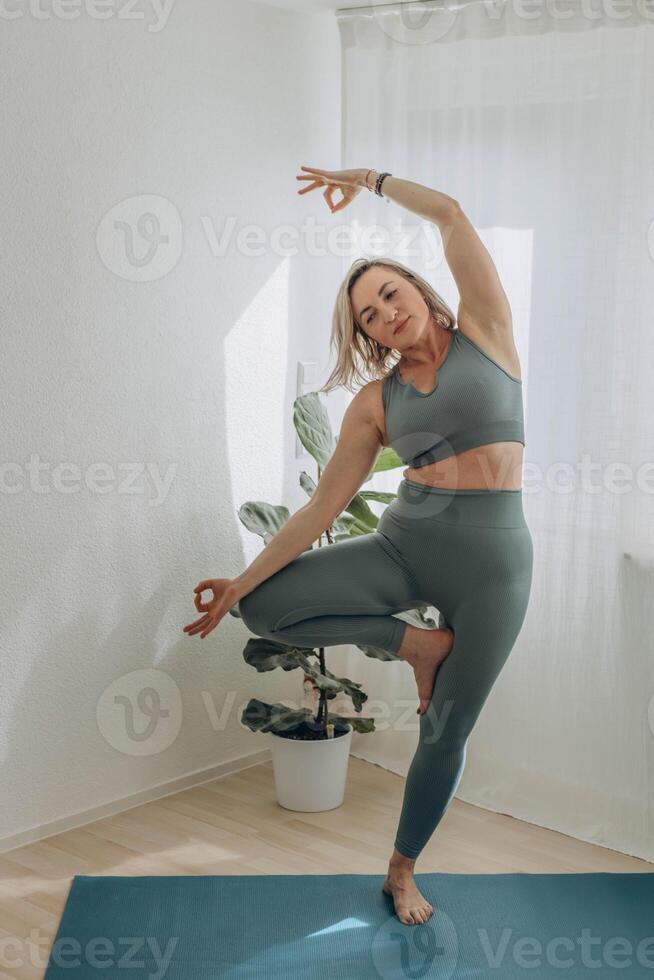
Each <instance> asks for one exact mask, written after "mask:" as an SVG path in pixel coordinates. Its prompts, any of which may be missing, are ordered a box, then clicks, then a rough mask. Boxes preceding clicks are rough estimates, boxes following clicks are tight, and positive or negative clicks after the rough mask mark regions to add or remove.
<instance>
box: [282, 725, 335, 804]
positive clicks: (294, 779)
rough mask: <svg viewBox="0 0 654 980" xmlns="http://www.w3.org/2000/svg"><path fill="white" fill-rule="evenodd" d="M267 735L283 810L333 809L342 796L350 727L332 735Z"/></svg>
mask: <svg viewBox="0 0 654 980" xmlns="http://www.w3.org/2000/svg"><path fill="white" fill-rule="evenodd" d="M269 734H270V735H271V738H272V741H271V748H272V761H273V773H274V776H275V792H276V794H277V802H278V803H279V805H280V806H283V807H285V808H286V809H287V810H301V811H303V812H309V811H311V812H314V813H315V812H317V811H318V810H334V809H335V808H336V807H337V806H340V805H341V804H342V802H343V797H344V796H345V782H346V780H347V767H348V762H349V760H350V743H351V742H352V728H351V727H349V728H348V730H347V732H346V733H345V734H344V735H338V736H336V737H335V738H323V739H316V740H313V741H311V740H308V739H307V740H303V739H292V738H283V737H282V736H281V735H276V734H275V733H274V732H270V733H269Z"/></svg>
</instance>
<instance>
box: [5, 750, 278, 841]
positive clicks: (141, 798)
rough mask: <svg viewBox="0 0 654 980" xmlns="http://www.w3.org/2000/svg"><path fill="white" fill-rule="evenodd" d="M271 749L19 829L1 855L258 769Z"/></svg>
mask: <svg viewBox="0 0 654 980" xmlns="http://www.w3.org/2000/svg"><path fill="white" fill-rule="evenodd" d="M270 759H271V752H270V749H269V748H268V749H261V750H260V751H258V752H250V753H249V754H248V755H242V756H239V757H238V758H236V759H229V760H228V761H227V762H220V763H219V764H218V765H216V766H210V767H209V768H208V769H201V770H198V771H197V772H191V773H187V774H186V775H185V776H179V777H177V779H171V780H170V781H169V782H167V783H160V784H159V785H158V786H151V787H149V788H148V789H144V790H141V791H140V792H139V793H132V794H131V795H130V796H123V797H122V798H121V799H119V800H112V801H111V802H110V803H102V804H101V805H100V806H94V807H91V808H90V809H89V810H82V811H81V813H73V814H71V815H70V816H67V817H60V818H59V819H58V820H51V821H50V822H49V823H43V824H39V825H38V826H36V827H30V828H29V830H22V831H21V832H20V833H18V834H12V835H11V836H10V837H3V838H1V839H0V854H6V853H7V852H8V851H14V850H15V849H16V848H17V847H24V846H25V845H26V844H34V843H35V842H36V841H40V840H44V839H45V838H46V837H52V836H53V835H54V834H61V833H63V832H64V831H66V830H73V829H74V828H75V827H84V826H85V825H86V824H88V823H92V822H93V821H94V820H102V818H103V817H111V816H113V815H114V814H116V813H123V812H124V811H125V810H131V809H133V808H134V807H135V806H141V805H142V804H143V803H150V802H151V801H152V800H160V799H162V798H163V797H164V796H171V795H172V794H173V793H179V792H180V790H183V789H190V788H191V787H192V786H201V785H202V783H209V782H211V781H212V780H214V779H220V778H221V777H222V776H228V775H229V774H230V773H232V772H240V771H241V770H242V769H249V768H250V767H251V766H258V765H260V764H261V763H262V762H270Z"/></svg>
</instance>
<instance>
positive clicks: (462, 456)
mask: <svg viewBox="0 0 654 980" xmlns="http://www.w3.org/2000/svg"><path fill="white" fill-rule="evenodd" d="M523 456H524V446H523V445H522V443H520V442H493V443H489V444H488V445H486V446H475V447H474V448H473V449H467V450H466V451H465V452H463V453H457V454H456V455H455V456H448V458H447V459H441V460H439V461H438V462H436V463H430V464H429V465H428V466H420V467H417V468H414V467H411V466H409V467H408V468H407V469H406V470H403V471H402V476H403V477H404V478H405V479H407V480H413V481H414V483H426V484H428V485H429V486H431V487H442V488H443V489H444V490H520V489H521V487H522V461H523Z"/></svg>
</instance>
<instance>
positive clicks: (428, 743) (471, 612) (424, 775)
mask: <svg viewBox="0 0 654 980" xmlns="http://www.w3.org/2000/svg"><path fill="white" fill-rule="evenodd" d="M528 598H529V586H528V582H527V580H526V579H525V578H522V577H519V578H517V579H516V580H515V581H508V582H500V583H490V582H489V584H488V585H487V586H485V587H484V588H483V590H482V591H481V592H480V593H479V594H476V595H468V596H465V598H463V599H462V601H461V602H460V604H459V605H458V606H457V607H456V609H454V610H453V611H452V613H451V615H450V617H449V622H448V625H451V627H452V629H453V630H454V644H453V646H452V649H451V651H450V654H449V656H448V657H447V658H446V660H445V661H444V662H443V663H442V664H441V666H440V667H439V669H438V673H437V674H436V682H435V684H434V692H433V695H432V699H431V702H430V704H429V706H428V708H427V711H426V712H425V713H424V714H423V715H421V716H420V735H419V742H418V748H417V749H416V753H415V755H414V757H413V760H412V762H411V766H410V768H409V771H408V773H407V778H406V785H405V791H404V800H403V804H402V812H401V815H400V821H399V826H398V829H397V834H396V837H395V849H396V850H397V851H399V852H400V854H403V855H404V856H405V857H409V858H412V859H414V860H415V858H417V857H418V855H419V854H420V852H421V851H422V849H423V848H424V846H425V844H426V843H427V842H428V840H429V839H430V837H431V836H432V834H433V833H434V830H435V829H436V827H437V826H438V824H439V823H440V821H441V818H442V816H443V814H444V812H445V810H446V809H447V806H448V805H449V803H450V801H451V799H452V797H453V796H454V793H455V791H456V788H457V786H458V784H459V782H460V779H461V775H462V773H463V768H464V765H465V757H466V744H467V740H468V736H469V735H470V732H471V731H472V728H473V726H474V724H475V722H476V720H477V718H478V717H479V714H480V712H481V709H482V708H483V706H484V703H485V702H486V700H487V698H488V695H489V694H490V692H491V689H492V687H493V685H494V683H495V681H496V679H497V677H498V675H499V673H500V671H501V669H502V667H503V666H504V664H505V662H506V660H507V658H508V656H509V654H510V653H511V650H512V649H513V646H514V643H515V640H516V638H517V636H518V634H519V632H520V628H521V626H522V622H523V620H524V616H525V613H526V609H527V602H528Z"/></svg>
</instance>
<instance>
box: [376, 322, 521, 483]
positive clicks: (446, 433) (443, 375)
mask: <svg viewBox="0 0 654 980" xmlns="http://www.w3.org/2000/svg"><path fill="white" fill-rule="evenodd" d="M452 333H453V336H452V340H451V342H450V347H449V350H448V352H447V354H446V356H445V360H444V361H443V363H442V364H441V366H440V367H439V368H438V371H437V373H436V375H437V377H436V384H435V386H434V388H432V390H431V391H429V392H422V391H418V389H417V388H415V387H414V385H413V383H412V381H402V378H401V376H400V373H399V371H398V367H397V364H396V365H395V367H394V368H393V370H392V372H391V373H390V374H388V375H386V377H385V378H384V380H383V384H382V400H383V403H384V416H385V426H386V436H387V438H388V442H389V444H390V446H391V447H392V449H394V450H395V452H396V453H397V455H398V456H399V457H400V459H401V460H402V461H403V462H404V463H405V464H406V465H408V466H411V467H421V466H427V465H428V464H429V463H435V462H436V461H437V460H440V459H446V458H447V457H448V456H454V455H455V454H456V453H461V452H464V451H465V450H466V449H472V448H474V447H475V446H484V445H487V444H488V443H491V442H521V443H522V445H523V446H524V444H525V428H524V413H523V405H522V381H521V380H520V379H518V378H514V377H512V375H510V374H509V373H508V371H505V370H504V368H503V367H500V365H499V364H498V363H497V361H494V360H493V359H492V357H489V356H488V354H486V353H485V352H484V351H483V350H482V349H481V347H479V346H478V345H477V344H476V343H475V342H474V341H473V340H470V338H469V337H467V336H466V335H465V334H464V333H462V332H461V331H460V330H459V329H458V328H457V329H456V330H454V331H452Z"/></svg>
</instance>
